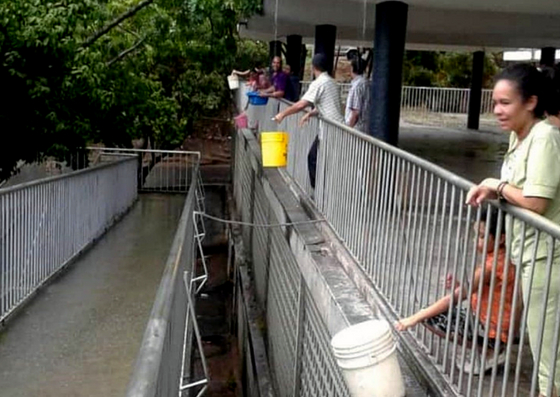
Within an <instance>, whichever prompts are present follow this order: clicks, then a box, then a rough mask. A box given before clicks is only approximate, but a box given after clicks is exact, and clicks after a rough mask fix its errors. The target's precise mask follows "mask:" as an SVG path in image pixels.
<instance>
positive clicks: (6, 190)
mask: <svg viewBox="0 0 560 397" xmlns="http://www.w3.org/2000/svg"><path fill="white" fill-rule="evenodd" d="M123 156H127V157H129V158H126V159H122V160H115V161H111V162H110V163H105V164H100V165H96V166H93V167H89V168H84V169H83V170H77V171H72V172H69V173H67V174H62V175H54V176H48V177H46V178H41V179H37V180H35V181H31V182H25V183H20V184H18V185H15V186H10V187H6V188H0V196H2V195H4V194H6V193H12V192H17V191H19V190H23V189H26V188H29V187H32V186H38V185H44V184H47V183H50V182H54V181H59V180H62V179H67V178H72V177H75V176H77V175H83V174H89V173H90V172H95V171H99V170H101V169H103V168H108V167H114V166H116V165H118V164H120V163H124V162H127V161H135V159H133V158H132V157H131V156H130V155H123Z"/></svg>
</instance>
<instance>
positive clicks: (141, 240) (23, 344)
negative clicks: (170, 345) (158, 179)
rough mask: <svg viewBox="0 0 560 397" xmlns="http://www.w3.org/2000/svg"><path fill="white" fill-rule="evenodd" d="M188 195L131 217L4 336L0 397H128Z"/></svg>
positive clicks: (148, 204)
mask: <svg viewBox="0 0 560 397" xmlns="http://www.w3.org/2000/svg"><path fill="white" fill-rule="evenodd" d="M184 199H185V197H184V196H182V195H176V196H175V195H142V196H140V200H139V202H138V203H136V205H135V206H134V207H133V209H132V210H131V212H130V213H129V214H128V215H127V216H126V217H125V218H124V219H123V220H122V221H121V222H119V223H118V224H117V225H116V226H114V227H113V228H112V229H111V230H110V231H109V232H108V233H107V235H106V236H104V238H103V239H102V240H101V241H100V242H99V243H98V244H96V245H95V246H94V247H93V248H92V249H91V251H89V252H87V253H86V254H85V255H84V256H83V257H82V258H81V259H80V260H79V261H78V262H77V263H75V264H73V265H72V267H71V268H70V269H69V270H68V272H67V273H66V274H64V275H63V277H60V278H58V279H57V280H56V281H55V282H53V283H52V284H50V285H49V286H48V287H46V288H45V289H44V290H42V291H41V292H40V293H39V295H38V296H37V297H36V298H35V299H34V300H33V301H32V302H31V303H30V304H29V305H28V306H27V307H25V308H24V309H23V311H22V312H21V313H20V315H19V316H17V317H16V318H15V319H13V321H11V322H10V323H9V324H8V325H7V327H6V329H4V330H3V331H2V332H1V333H0V396H2V397H29V396H34V397H65V396H68V397H70V396H71V397H81V396H87V397H91V396H104V397H105V396H107V397H109V396H122V395H124V393H125V391H126V387H127V384H128V381H129V379H130V375H131V371H132V368H133V365H134V362H135V360H136V355H137V353H138V350H139V347H140V343H141V340H142V336H143V333H144V329H145V326H146V321H147V319H148V317H149V314H150V310H151V308H152V305H153V301H154V297H155V293H156V291H157V288H158V285H159V282H160V280H161V274H162V272H163V268H164V265H165V261H166V259H167V255H168V254H169V249H170V247H171V243H172V239H173V236H174V234H175V230H176V227H177V221H178V219H179V217H180V214H181V210H182V206H183V203H184Z"/></svg>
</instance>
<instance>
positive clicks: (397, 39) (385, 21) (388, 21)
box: [370, 1, 408, 145]
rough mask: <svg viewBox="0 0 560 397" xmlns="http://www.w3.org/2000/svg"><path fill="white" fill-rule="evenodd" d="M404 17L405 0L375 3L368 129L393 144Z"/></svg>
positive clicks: (397, 121)
mask: <svg viewBox="0 0 560 397" xmlns="http://www.w3.org/2000/svg"><path fill="white" fill-rule="evenodd" d="M407 19H408V4H405V3H402V2H400V1H386V2H383V3H378V4H377V5H376V6H375V40H374V58H373V59H374V60H373V78H372V86H371V87H372V89H371V110H370V133H371V134H372V135H373V136H375V137H376V138H379V139H381V140H384V141H385V142H388V143H390V144H392V145H396V144H397V143H398V141H399V119H400V112H401V91H402V69H403V58H404V46H405V40H406V25H407Z"/></svg>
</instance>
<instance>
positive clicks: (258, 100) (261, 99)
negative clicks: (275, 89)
mask: <svg viewBox="0 0 560 397" xmlns="http://www.w3.org/2000/svg"><path fill="white" fill-rule="evenodd" d="M247 96H248V97H249V104H251V105H254V106H263V105H266V104H267V103H268V97H265V96H260V95H259V93H258V92H254V91H252V92H248V93H247Z"/></svg>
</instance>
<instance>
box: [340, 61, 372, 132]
mask: <svg viewBox="0 0 560 397" xmlns="http://www.w3.org/2000/svg"><path fill="white" fill-rule="evenodd" d="M351 65H352V86H351V87H350V92H349V93H348V99H347V100H346V111H345V117H344V118H345V121H346V125H348V126H349V127H352V128H355V129H357V130H358V131H362V132H366V128H367V108H368V102H369V84H368V81H367V79H366V78H365V77H364V76H363V73H364V61H363V60H362V58H360V57H359V56H358V57H355V58H354V59H352V62H351Z"/></svg>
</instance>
